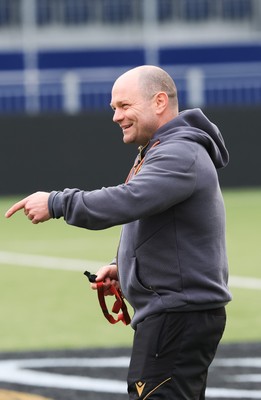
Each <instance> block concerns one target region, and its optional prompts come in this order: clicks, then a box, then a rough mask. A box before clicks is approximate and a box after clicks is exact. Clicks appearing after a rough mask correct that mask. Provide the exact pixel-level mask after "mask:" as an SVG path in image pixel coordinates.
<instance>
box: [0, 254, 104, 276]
mask: <svg viewBox="0 0 261 400" xmlns="http://www.w3.org/2000/svg"><path fill="white" fill-rule="evenodd" d="M0 264H8V265H15V266H21V267H35V268H47V269H62V270H68V271H83V270H85V269H89V270H91V271H92V272H93V271H96V270H97V269H98V268H100V267H101V266H102V265H105V263H104V262H102V261H93V260H80V259H78V258H77V259H76V258H62V257H51V256H41V255H36V254H35V255H34V254H24V253H11V252H7V251H0Z"/></svg>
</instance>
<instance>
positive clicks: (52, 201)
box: [48, 191, 63, 219]
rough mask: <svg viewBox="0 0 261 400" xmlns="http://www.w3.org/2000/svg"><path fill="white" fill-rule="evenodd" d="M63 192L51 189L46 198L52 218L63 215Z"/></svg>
mask: <svg viewBox="0 0 261 400" xmlns="http://www.w3.org/2000/svg"><path fill="white" fill-rule="evenodd" d="M62 200H63V193H62V192H56V191H53V192H51V193H50V196H49V198H48V209H49V213H50V215H51V217H52V218H56V219H58V218H61V217H62V216H63V207H62Z"/></svg>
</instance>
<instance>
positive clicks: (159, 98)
mask: <svg viewBox="0 0 261 400" xmlns="http://www.w3.org/2000/svg"><path fill="white" fill-rule="evenodd" d="M155 102H156V113H157V114H162V112H163V111H164V110H165V109H166V108H167V107H168V103H169V98H168V95H167V93H165V92H159V93H157V94H156V96H155Z"/></svg>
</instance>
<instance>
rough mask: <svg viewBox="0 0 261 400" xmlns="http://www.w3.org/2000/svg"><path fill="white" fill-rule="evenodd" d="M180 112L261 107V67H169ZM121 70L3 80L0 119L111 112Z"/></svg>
mask: <svg viewBox="0 0 261 400" xmlns="http://www.w3.org/2000/svg"><path fill="white" fill-rule="evenodd" d="M165 69H166V70H167V71H168V72H169V73H170V75H171V76H172V77H173V79H174V80H175V82H176V84H177V88H178V93H179V101H180V106H181V108H186V107H205V106H216V107H218V106H221V105H240V106H242V105H258V104H259V105H260V104H261V63H255V64H251V65H248V64H239V65H237V69H236V71H235V66H234V65H223V66H222V65H221V66H219V67H218V68H209V67H198V66H197V67H186V66H183V67H182V66H179V67H178V68H174V67H171V68H170V67H168V66H166V67H165ZM122 72H123V70H122V68H113V69H85V70H72V71H69V72H68V71H67V70H58V71H57V70H56V71H42V72H40V71H31V74H32V75H31V76H30V77H28V73H29V72H28V71H27V74H25V73H22V72H12V73H2V74H0V114H3V113H39V112H65V113H71V114H73V113H78V112H84V111H90V110H109V109H110V107H109V103H110V96H111V87H112V85H113V82H114V80H115V79H116V78H117V77H118V76H119V75H120V74H121V73H122Z"/></svg>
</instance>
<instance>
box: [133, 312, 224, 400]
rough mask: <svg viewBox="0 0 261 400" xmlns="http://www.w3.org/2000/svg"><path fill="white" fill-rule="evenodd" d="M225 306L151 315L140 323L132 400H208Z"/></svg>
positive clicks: (134, 349) (136, 343) (134, 356)
mask: <svg viewBox="0 0 261 400" xmlns="http://www.w3.org/2000/svg"><path fill="white" fill-rule="evenodd" d="M225 324H226V312H225V308H224V307H222V308H219V309H215V310H204V311H194V312H184V313H163V314H157V315H153V316H150V317H148V318H146V319H145V320H144V321H142V322H141V323H140V324H138V326H137V329H136V331H135V335H134V343H133V350H132V356H131V362H130V368H129V373H128V393H129V399H130V400H145V399H149V400H163V399H164V400H204V399H205V390H206V382H207V374H208V368H209V365H210V364H211V362H212V360H213V358H214V356H215V353H216V350H217V346H218V343H219V341H220V339H221V337H222V335H223V332H224V329H225Z"/></svg>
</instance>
